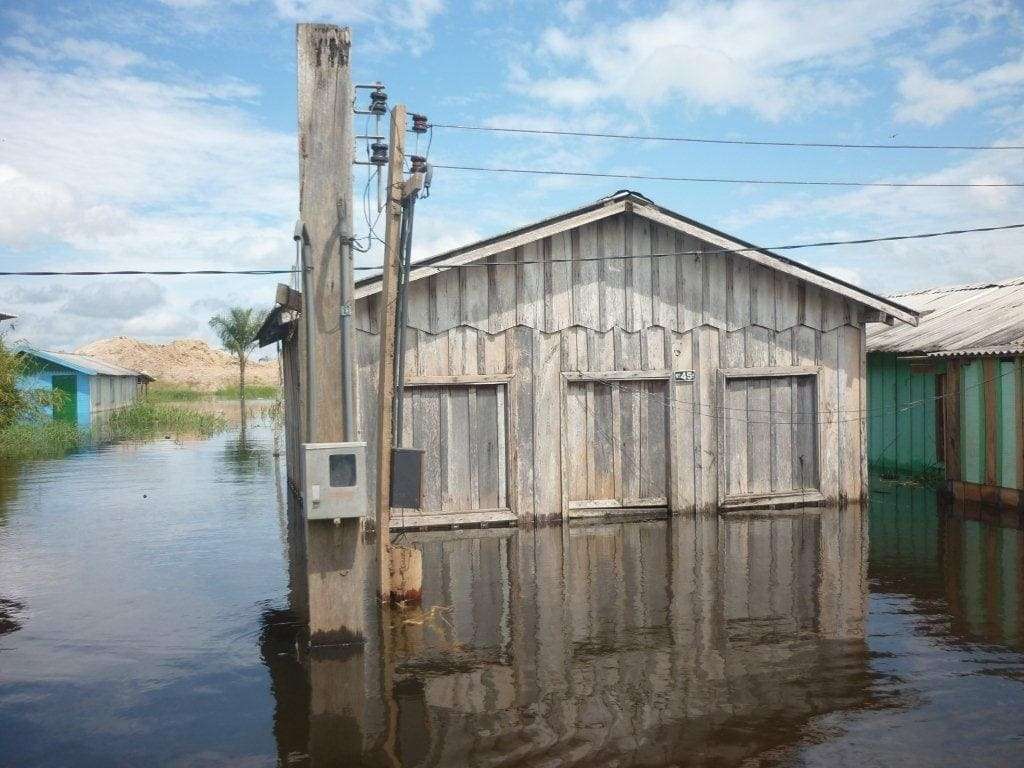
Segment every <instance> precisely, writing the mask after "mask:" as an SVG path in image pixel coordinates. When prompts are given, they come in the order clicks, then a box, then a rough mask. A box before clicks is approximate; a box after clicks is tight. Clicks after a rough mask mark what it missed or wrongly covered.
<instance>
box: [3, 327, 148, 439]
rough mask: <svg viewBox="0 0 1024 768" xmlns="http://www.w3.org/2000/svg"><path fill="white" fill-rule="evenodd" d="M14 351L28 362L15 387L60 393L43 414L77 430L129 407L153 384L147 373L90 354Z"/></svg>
mask: <svg viewBox="0 0 1024 768" xmlns="http://www.w3.org/2000/svg"><path fill="white" fill-rule="evenodd" d="M18 352H19V354H21V355H24V356H25V357H27V358H28V359H29V361H30V362H29V366H28V371H27V373H26V375H25V376H23V377H22V378H21V379H20V380H19V381H18V387H19V388H21V389H44V390H54V391H59V392H62V393H63V395H64V397H62V398H61V399H60V402H59V405H57V406H55V407H54V408H49V407H48V408H47V409H46V410H47V414H48V415H49V416H51V417H52V418H53V420H54V421H63V422H67V423H69V424H77V425H78V426H80V427H92V426H96V424H97V422H98V420H99V418H98V417H100V416H101V415H102V414H107V413H110V412H111V411H114V410H116V409H118V408H123V407H125V406H127V405H131V404H132V403H134V402H135V401H136V400H137V399H138V398H139V397H140V396H141V395H143V394H145V392H146V390H147V389H148V387H149V382H151V381H153V377H152V376H149V375H148V374H145V373H141V372H139V371H133V370H131V369H130V368H124V367H122V366H120V365H115V364H113V363H108V362H107V361H105V360H100V359H99V358H96V357H93V356H91V355H79V354H74V353H71V352H51V351H49V350H45V349H37V348H35V347H28V346H23V347H19V349H18Z"/></svg>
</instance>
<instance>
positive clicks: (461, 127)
mask: <svg viewBox="0 0 1024 768" xmlns="http://www.w3.org/2000/svg"><path fill="white" fill-rule="evenodd" d="M430 127H431V128H448V129H450V130H458V131H487V132H494V133H517V134H532V135H540V136H570V137H576V138H594V139H626V140H629V141H661V142H681V143H688V144H732V145H739V146H755V147H810V148H816V149H927V150H960V149H965V150H977V151H990V150H995V151H1015V150H1016V151H1019V150H1024V145H1014V144H851V143H842V142H827V141H770V140H764V139H716V138H707V137H696V136H656V135H644V134H629V133H610V132H599V131H569V130H556V129H549V128H521V127H517V128H513V127H497V126H489V125H465V124H459V123H431V124H430Z"/></svg>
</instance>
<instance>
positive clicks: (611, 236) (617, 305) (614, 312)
mask: <svg viewBox="0 0 1024 768" xmlns="http://www.w3.org/2000/svg"><path fill="white" fill-rule="evenodd" d="M600 227H601V229H600V232H601V255H602V256H604V257H608V256H618V255H621V254H623V253H625V250H626V241H625V232H624V227H623V216H614V217H612V218H610V219H605V220H604V221H602V222H601V225H600ZM625 264H626V262H625V260H623V259H608V260H607V261H604V262H601V265H602V267H603V271H604V276H603V279H602V280H601V293H600V295H601V307H600V315H601V316H600V319H599V321H598V327H599V328H600V330H602V331H606V330H608V329H610V328H624V327H625V323H626V286H625Z"/></svg>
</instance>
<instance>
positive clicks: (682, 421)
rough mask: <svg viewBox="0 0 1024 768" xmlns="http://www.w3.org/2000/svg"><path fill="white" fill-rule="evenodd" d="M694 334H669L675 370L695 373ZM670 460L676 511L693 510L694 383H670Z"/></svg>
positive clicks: (671, 488)
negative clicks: (693, 371)
mask: <svg viewBox="0 0 1024 768" xmlns="http://www.w3.org/2000/svg"><path fill="white" fill-rule="evenodd" d="M691 333H692V331H688V332H686V333H670V335H671V338H672V346H671V353H670V362H671V363H672V370H673V371H689V370H693V341H692V338H691ZM668 388H669V408H670V411H669V419H670V420H671V422H672V427H671V429H670V430H669V448H670V451H671V454H672V458H671V460H670V461H669V471H670V475H671V477H670V480H671V482H670V492H669V496H670V499H671V502H672V511H673V512H683V511H690V510H692V509H693V508H694V505H695V503H696V498H697V497H696V489H695V485H694V482H695V481H694V467H695V463H696V462H695V459H694V440H693V437H694V423H695V422H696V421H698V420H699V417H698V412H697V408H696V395H695V387H694V385H693V382H683V381H675V379H671V380H669V383H668Z"/></svg>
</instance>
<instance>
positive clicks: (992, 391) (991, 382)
mask: <svg viewBox="0 0 1024 768" xmlns="http://www.w3.org/2000/svg"><path fill="white" fill-rule="evenodd" d="M981 375H982V381H983V382H984V384H983V385H982V391H983V392H984V399H983V403H984V405H983V407H984V409H985V416H984V418H985V475H984V476H985V485H999V382H998V376H999V361H998V359H996V358H994V357H986V358H985V359H984V360H983V361H982V369H981Z"/></svg>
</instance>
